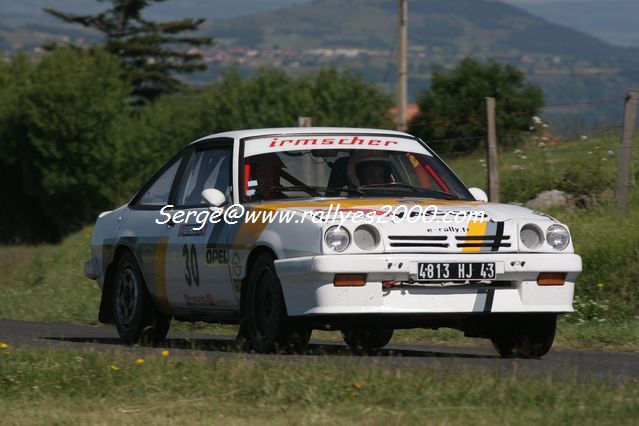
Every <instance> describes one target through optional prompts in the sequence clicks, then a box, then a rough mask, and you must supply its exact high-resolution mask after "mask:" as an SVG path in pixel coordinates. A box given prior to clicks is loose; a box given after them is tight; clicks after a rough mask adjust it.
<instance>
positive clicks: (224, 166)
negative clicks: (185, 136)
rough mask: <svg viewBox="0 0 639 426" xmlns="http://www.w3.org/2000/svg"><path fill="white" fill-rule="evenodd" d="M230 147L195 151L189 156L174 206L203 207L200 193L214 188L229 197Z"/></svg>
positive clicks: (203, 203) (203, 202)
mask: <svg viewBox="0 0 639 426" xmlns="http://www.w3.org/2000/svg"><path fill="white" fill-rule="evenodd" d="M232 155H233V153H232V149H231V147H215V148H209V149H204V150H201V151H197V152H196V153H195V154H193V155H192V156H191V159H190V161H189V164H188V166H187V167H186V170H185V171H184V174H183V175H182V180H181V181H180V185H179V186H178V191H177V199H176V206H181V207H183V206H204V205H206V203H205V201H204V199H202V195H201V194H202V191H203V190H205V189H208V188H215V189H218V190H220V191H222V193H223V194H224V195H226V198H227V199H228V198H229V197H230V195H231V159H232Z"/></svg>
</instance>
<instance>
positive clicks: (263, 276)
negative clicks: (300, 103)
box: [84, 128, 581, 357]
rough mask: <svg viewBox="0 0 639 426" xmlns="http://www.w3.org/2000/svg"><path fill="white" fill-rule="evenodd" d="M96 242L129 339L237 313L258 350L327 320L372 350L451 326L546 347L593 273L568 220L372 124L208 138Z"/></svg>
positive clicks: (93, 273) (107, 312)
mask: <svg viewBox="0 0 639 426" xmlns="http://www.w3.org/2000/svg"><path fill="white" fill-rule="evenodd" d="M91 250H92V258H91V259H90V260H88V261H87V262H85V265H84V268H85V274H86V275H87V276H88V277H89V278H92V279H96V280H97V281H98V284H99V286H100V287H101V289H102V300H101V305H100V313H99V319H100V321H101V322H105V323H115V325H116V327H117V330H118V333H119V335H120V336H121V338H122V339H123V340H124V341H125V342H128V343H134V342H137V341H139V340H140V339H141V338H143V337H145V338H150V339H152V340H154V341H156V342H157V341H161V340H162V339H163V338H164V337H165V336H166V333H167V332H168V329H169V323H170V320H171V318H174V319H176V320H180V321H208V322H226V323H239V324H240V336H241V337H243V338H245V340H246V341H247V342H248V344H249V345H250V347H251V348H252V349H253V350H256V351H258V352H267V351H272V350H276V349H278V348H285V347H291V346H292V347H295V348H297V349H299V348H303V347H304V346H305V345H306V344H307V343H308V340H309V337H310V333H311V330H312V329H324V330H341V331H342V333H343V336H344V340H345V341H346V343H347V344H348V345H350V346H352V347H357V348H360V349H361V348H364V349H374V348H380V347H382V346H384V345H386V344H387V343H388V342H389V340H390V339H391V336H392V334H393V330H394V329H399V328H414V327H423V328H438V327H452V328H456V329H459V330H463V331H464V333H465V334H466V335H467V336H471V337H486V338H490V339H491V340H492V342H493V344H494V346H495V348H496V349H497V350H498V352H499V353H500V354H501V355H502V356H520V357H538V356H542V355H544V354H545V353H546V352H548V351H549V350H550V347H551V346H552V342H553V339H554V334H555V329H556V320H557V314H559V313H562V312H571V311H572V310H573V309H572V299H573V292H574V285H575V279H576V278H577V276H578V275H579V273H580V272H581V258H580V257H579V256H577V255H576V254H574V251H573V246H572V242H571V238H570V234H569V231H568V229H567V228H566V226H564V225H562V224H560V223H558V222H557V221H556V220H554V219H553V218H551V217H549V216H546V215H544V214H541V213H538V212H535V211H531V210H529V209H526V208H523V207H519V206H514V205H507V204H491V203H487V202H486V195H485V193H484V192H483V191H482V190H480V189H477V188H471V189H467V188H466V187H465V186H464V185H463V184H462V182H461V181H460V180H459V178H457V177H456V176H455V174H454V173H453V172H452V171H451V170H450V169H449V168H448V167H447V166H446V165H445V164H444V162H443V161H442V160H441V159H440V158H439V157H438V156H437V155H436V154H435V153H434V152H433V151H432V150H431V149H430V148H429V147H428V146H427V145H426V144H425V143H423V142H422V141H421V140H419V139H417V138H415V137H413V136H411V135H408V134H406V133H400V132H394V131H388V130H372V129H349V128H280V129H259V130H245V131H234V132H228V133H220V134H215V135H211V136H207V137H205V138H202V139H199V140H197V141H195V142H193V143H191V144H190V145H188V146H186V147H185V148H184V149H182V150H181V151H180V152H179V153H177V155H175V156H174V157H173V158H172V159H171V160H170V161H169V162H168V163H167V164H166V165H165V166H164V167H162V169H160V170H159V171H158V172H157V173H156V174H155V175H154V176H153V177H152V178H151V180H149V182H148V183H147V184H146V185H144V186H143V187H142V189H141V190H140V191H139V192H138V193H137V194H136V195H135V196H134V197H133V198H132V199H131V201H130V202H129V203H128V204H126V205H124V206H121V207H119V208H118V209H116V210H113V211H109V212H104V213H102V214H100V216H99V218H98V219H97V222H96V225H95V229H94V233H93V237H92V240H91Z"/></svg>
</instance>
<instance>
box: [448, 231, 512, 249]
mask: <svg viewBox="0 0 639 426" xmlns="http://www.w3.org/2000/svg"><path fill="white" fill-rule="evenodd" d="M455 240H457V247H459V248H464V247H490V249H491V250H492V251H497V250H499V249H500V248H502V247H510V245H511V244H510V242H507V241H509V240H510V236H509V235H473V236H459V237H455Z"/></svg>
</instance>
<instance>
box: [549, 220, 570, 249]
mask: <svg viewBox="0 0 639 426" xmlns="http://www.w3.org/2000/svg"><path fill="white" fill-rule="evenodd" d="M546 241H548V244H549V245H550V246H551V247H552V248H554V249H555V250H563V249H565V248H566V247H568V243H569V242H570V233H569V232H568V230H567V229H566V228H564V227H563V226H561V225H552V226H551V227H550V228H548V230H547V231H546Z"/></svg>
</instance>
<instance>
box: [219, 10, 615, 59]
mask: <svg viewBox="0 0 639 426" xmlns="http://www.w3.org/2000/svg"><path fill="white" fill-rule="evenodd" d="M396 10H397V2H395V1H388V0H350V1H343V0H316V1H313V2H311V3H309V4H299V5H293V6H288V7H284V8H281V9H278V10H275V11H269V12H264V13H259V14H254V15H250V16H241V17H237V18H234V19H229V20H223V21H212V22H209V23H208V24H207V26H208V28H210V31H211V33H212V34H213V35H214V36H216V37H218V38H219V39H220V40H221V41H223V42H225V43H227V44H228V45H230V46H250V47H254V48H256V47H261V48H270V47H273V46H274V45H277V47H280V48H294V49H300V48H319V47H334V46H339V47H358V48H370V49H388V48H390V47H391V44H392V42H393V37H394V31H395V27H396V20H397V18H396V13H397V12H396ZM409 39H410V42H411V43H413V44H417V45H419V44H424V45H429V46H433V45H436V46H440V47H454V48H456V49H457V50H460V51H462V52H468V53H474V52H477V51H478V50H479V51H487V52H497V53H501V52H503V51H505V50H508V49H515V50H517V51H520V52H526V53H551V54H559V55H575V56H577V55H587V56H589V57H593V56H596V57H607V56H609V55H610V54H611V47H612V46H611V45H610V44H608V43H606V42H603V41H601V40H599V39H597V38H595V37H592V36H589V35H587V34H584V33H582V32H579V31H577V30H573V29H570V28H567V27H564V26H560V25H555V24H551V23H549V22H547V21H544V20H543V19H540V18H538V17H536V16H533V15H532V14H530V13H527V12H525V11H523V10H521V9H518V8H516V7H514V6H511V5H508V4H505V3H502V2H498V1H484V0H452V1H451V0H449V1H441V0H420V1H412V2H409ZM612 50H613V51H614V52H613V55H614V54H615V53H617V52H618V51H617V50H616V49H612Z"/></svg>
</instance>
